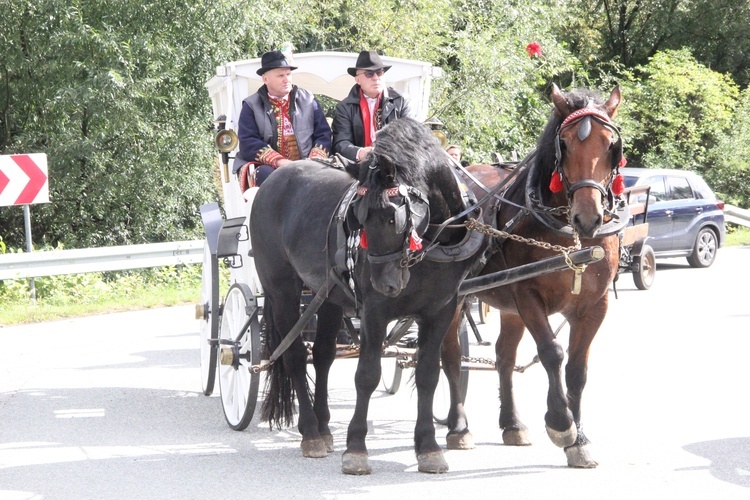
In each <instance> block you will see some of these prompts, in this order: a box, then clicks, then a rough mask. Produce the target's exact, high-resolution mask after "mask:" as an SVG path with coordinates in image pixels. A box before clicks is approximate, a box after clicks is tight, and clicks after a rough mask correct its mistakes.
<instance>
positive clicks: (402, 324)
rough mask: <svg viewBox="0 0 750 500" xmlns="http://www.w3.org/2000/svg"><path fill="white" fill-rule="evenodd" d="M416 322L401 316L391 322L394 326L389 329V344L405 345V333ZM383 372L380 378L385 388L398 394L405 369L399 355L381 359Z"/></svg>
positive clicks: (387, 337) (389, 392)
mask: <svg viewBox="0 0 750 500" xmlns="http://www.w3.org/2000/svg"><path fill="white" fill-rule="evenodd" d="M413 323H414V319H412V318H401V319H399V320H398V321H396V322H394V323H391V324H392V325H393V326H392V327H391V329H390V330H389V331H388V335H387V336H386V338H385V343H386V345H387V346H389V347H390V346H397V347H405V346H404V343H403V342H401V339H403V337H404V335H406V334H407V333H408V331H409V328H410V327H411V326H412V324H413ZM380 363H381V364H380V366H381V374H380V380H381V381H382V382H383V388H384V389H385V392H387V393H388V394H396V392H397V391H398V389H399V387H401V374H402V373H403V371H404V369H403V368H402V367H401V366H400V364H399V358H398V357H385V356H384V357H383V358H382V359H381V360H380Z"/></svg>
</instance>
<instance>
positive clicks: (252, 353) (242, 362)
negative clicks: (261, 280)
mask: <svg viewBox="0 0 750 500" xmlns="http://www.w3.org/2000/svg"><path fill="white" fill-rule="evenodd" d="M219 344H220V347H221V349H220V352H219V362H220V364H219V388H220V390H221V403H222V405H223V407H224V416H225V417H226V419H227V423H228V424H229V427H231V428H232V429H234V430H236V431H241V430H244V429H245V428H246V427H247V426H248V425H249V424H250V421H251V420H252V419H253V413H254V412H255V403H256V401H257V399H258V383H259V380H260V374H259V373H253V372H251V371H250V367H251V366H252V365H259V364H260V352H261V349H260V322H259V320H258V307H257V304H256V301H255V295H253V293H252V291H251V290H250V287H248V286H247V285H246V284H245V283H235V284H234V285H232V286H231V287H230V288H229V292H227V297H226V299H225V300H224V310H223V312H222V316H221V331H220V340H219Z"/></svg>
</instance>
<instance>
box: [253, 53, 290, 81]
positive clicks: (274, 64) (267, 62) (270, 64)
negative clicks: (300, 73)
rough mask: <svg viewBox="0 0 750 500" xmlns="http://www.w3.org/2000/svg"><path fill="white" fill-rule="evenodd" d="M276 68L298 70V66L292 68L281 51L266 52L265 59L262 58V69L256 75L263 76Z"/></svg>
mask: <svg viewBox="0 0 750 500" xmlns="http://www.w3.org/2000/svg"><path fill="white" fill-rule="evenodd" d="M276 68H289V69H290V70H295V69H297V66H292V65H291V64H289V61H287V59H286V56H285V55H284V54H283V53H282V52H281V51H280V50H272V51H271V52H266V53H265V54H263V57H261V58H260V68H259V69H258V71H256V73H258V74H259V75H262V74H263V73H265V72H266V71H268V70H271V69H276Z"/></svg>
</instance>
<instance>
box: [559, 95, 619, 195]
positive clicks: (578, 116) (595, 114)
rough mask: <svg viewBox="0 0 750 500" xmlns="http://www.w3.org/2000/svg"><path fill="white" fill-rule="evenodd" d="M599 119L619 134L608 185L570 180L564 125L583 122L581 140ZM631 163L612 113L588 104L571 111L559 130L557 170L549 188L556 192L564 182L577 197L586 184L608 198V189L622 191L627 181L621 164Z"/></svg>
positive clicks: (587, 135)
mask: <svg viewBox="0 0 750 500" xmlns="http://www.w3.org/2000/svg"><path fill="white" fill-rule="evenodd" d="M592 119H593V120H596V121H597V122H598V123H599V124H601V125H603V126H604V127H606V128H608V129H609V130H610V131H611V132H612V133H613V134H614V135H617V141H615V142H614V143H613V146H612V175H611V176H610V177H609V181H608V183H607V188H606V189H605V188H604V186H602V185H601V184H600V183H598V182H596V181H594V180H591V179H586V180H583V181H579V182H576V183H574V184H570V183H569V182H568V179H567V177H565V173H564V172H563V168H562V145H561V139H560V134H561V132H562V130H563V129H565V128H567V127H569V126H572V125H574V124H576V123H579V122H580V126H579V127H578V134H577V135H578V140H580V141H581V142H583V141H585V140H586V139H587V138H588V137H589V135H590V134H591V120H592ZM626 164H627V160H626V159H625V157H624V156H623V154H622V136H621V135H620V130H619V129H618V128H617V127H616V126H615V125H614V124H613V123H612V121H611V120H610V118H609V116H607V115H606V114H604V113H602V112H601V111H598V110H596V109H594V108H589V107H585V108H582V109H579V110H576V111H574V112H572V113H571V114H570V115H568V117H567V118H565V120H563V122H562V123H561V124H560V127H558V129H557V133H556V134H555V171H554V172H553V173H552V179H551V180H550V183H549V189H550V191H552V192H553V193H559V192H560V191H562V188H563V185H564V186H565V188H566V192H567V195H568V198H572V197H573V193H575V192H576V191H577V190H578V189H580V188H583V187H591V188H594V189H596V190H597V191H599V192H600V193H601V194H602V197H603V198H605V199H606V198H607V197H608V196H607V191H611V192H612V193H613V194H614V195H615V196H619V195H621V194H622V192H623V190H624V188H625V184H624V179H623V178H622V175H621V174H620V173H619V168H620V167H624V166H625V165H626Z"/></svg>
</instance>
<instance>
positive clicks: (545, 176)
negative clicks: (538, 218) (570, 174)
mask: <svg viewBox="0 0 750 500" xmlns="http://www.w3.org/2000/svg"><path fill="white" fill-rule="evenodd" d="M563 97H565V100H566V101H567V103H568V106H569V107H570V110H571V111H576V110H578V109H582V108H585V107H587V106H590V107H593V108H596V109H598V110H600V111H602V112H604V113H605V114H607V111H606V108H605V107H604V103H605V100H604V99H603V97H602V95H601V94H600V93H599V92H597V91H595V90H592V89H587V88H577V89H573V90H571V91H569V92H563ZM565 118H566V117H565V116H560V115H559V114H558V113H557V109H556V108H554V106H553V108H552V111H551V112H550V116H549V119H548V120H547V125H546V126H545V127H544V130H543V131H542V133H541V135H540V136H539V139H538V140H537V145H536V150H535V151H536V157H535V158H534V165H533V168H534V170H536V172H537V179H538V180H539V182H540V183H541V186H539V187H540V191H541V195H542V201H543V202H547V201H548V200H549V198H550V196H551V195H552V193H551V192H550V190H549V181H550V178H551V177H552V172H553V171H554V170H555V160H556V158H555V137H556V136H557V132H558V129H559V128H560V125H562V122H563V120H564V119H565ZM530 170H531V169H526V171H525V172H524V173H523V174H522V175H521V176H520V177H519V182H514V183H513V187H512V188H511V189H510V190H509V192H508V195H509V196H511V197H512V199H523V196H524V195H523V193H524V188H525V186H526V179H527V177H528V175H529V172H530ZM514 195H517V196H520V198H515V196H514Z"/></svg>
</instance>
